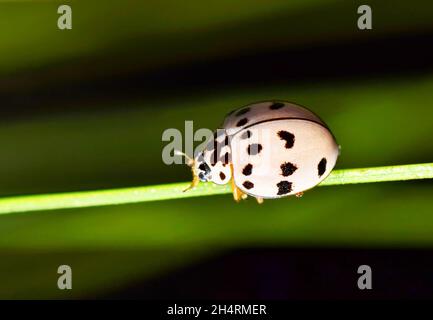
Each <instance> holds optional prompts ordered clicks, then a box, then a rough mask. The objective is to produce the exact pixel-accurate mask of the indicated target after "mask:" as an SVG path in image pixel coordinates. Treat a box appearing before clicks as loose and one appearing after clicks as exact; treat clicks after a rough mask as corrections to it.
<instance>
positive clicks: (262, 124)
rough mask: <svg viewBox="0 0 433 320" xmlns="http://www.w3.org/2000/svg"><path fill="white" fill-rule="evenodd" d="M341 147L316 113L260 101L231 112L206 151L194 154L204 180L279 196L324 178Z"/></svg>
mask: <svg viewBox="0 0 433 320" xmlns="http://www.w3.org/2000/svg"><path fill="white" fill-rule="evenodd" d="M338 155H339V146H338V144H337V143H336V141H335V138H334V136H333V135H332V133H331V131H330V130H329V128H328V127H327V126H326V124H325V123H324V122H323V121H322V120H321V119H320V118H319V117H318V116H316V115H315V114H314V113H313V112H311V111H310V110H307V109H305V108H303V107H301V106H298V105H296V104H293V103H289V102H282V101H278V102H271V101H267V102H259V103H255V104H251V105H248V106H245V107H242V108H240V109H237V110H235V111H232V112H231V113H229V114H228V115H227V116H226V118H225V120H224V123H223V126H222V129H218V130H217V131H216V133H215V135H214V138H213V139H211V141H210V142H209V144H208V146H207V148H206V150H204V151H203V152H202V153H200V154H199V155H198V157H197V158H196V159H195V160H196V161H195V166H196V170H197V171H196V172H197V173H198V176H199V178H200V180H202V181H212V182H214V183H217V184H226V183H228V182H229V181H230V180H231V179H233V181H234V184H235V186H236V187H237V188H239V189H240V190H241V191H242V192H243V193H246V194H248V195H251V196H254V197H257V198H264V199H269V198H280V197H284V196H289V195H293V194H298V193H302V192H303V191H305V190H308V189H310V188H312V187H314V186H316V185H317V184H319V183H320V182H321V181H322V180H324V179H325V178H326V177H327V176H328V175H329V173H330V172H331V171H332V169H333V168H334V166H335V163H336V161H337V157H338Z"/></svg>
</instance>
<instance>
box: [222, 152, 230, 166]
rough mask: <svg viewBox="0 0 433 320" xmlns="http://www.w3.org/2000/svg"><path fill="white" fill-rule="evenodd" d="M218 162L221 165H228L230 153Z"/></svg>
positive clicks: (225, 154)
mask: <svg viewBox="0 0 433 320" xmlns="http://www.w3.org/2000/svg"><path fill="white" fill-rule="evenodd" d="M220 161H221V162H222V163H223V165H225V164H228V163H229V162H230V153H228V152H226V153H224V155H223V156H222V157H221V159H220Z"/></svg>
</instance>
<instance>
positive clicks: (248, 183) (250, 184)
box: [242, 181, 254, 190]
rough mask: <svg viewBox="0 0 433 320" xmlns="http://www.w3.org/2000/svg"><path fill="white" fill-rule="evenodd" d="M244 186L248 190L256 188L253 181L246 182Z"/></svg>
mask: <svg viewBox="0 0 433 320" xmlns="http://www.w3.org/2000/svg"><path fill="white" fill-rule="evenodd" d="M242 185H243V186H244V187H245V188H246V189H248V190H249V189H251V188H254V183H252V182H251V181H245V182H244V183H242Z"/></svg>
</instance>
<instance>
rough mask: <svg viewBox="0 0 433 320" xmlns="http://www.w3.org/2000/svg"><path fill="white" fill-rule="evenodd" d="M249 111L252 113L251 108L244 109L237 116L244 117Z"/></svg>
mask: <svg viewBox="0 0 433 320" xmlns="http://www.w3.org/2000/svg"><path fill="white" fill-rule="evenodd" d="M249 111H250V108H243V109H241V110H239V111H238V112H236V116H241V115H243V114H245V113H247V112H249Z"/></svg>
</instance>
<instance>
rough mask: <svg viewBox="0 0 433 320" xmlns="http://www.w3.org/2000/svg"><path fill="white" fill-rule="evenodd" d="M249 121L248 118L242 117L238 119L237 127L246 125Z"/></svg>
mask: <svg viewBox="0 0 433 320" xmlns="http://www.w3.org/2000/svg"><path fill="white" fill-rule="evenodd" d="M247 122H248V119H247V118H242V119H241V120H239V121H238V123H236V126H237V127H242V126H243V125H246V124H247Z"/></svg>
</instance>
